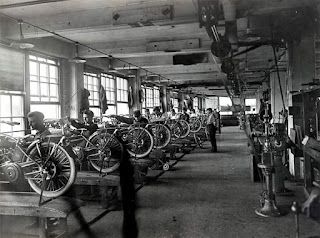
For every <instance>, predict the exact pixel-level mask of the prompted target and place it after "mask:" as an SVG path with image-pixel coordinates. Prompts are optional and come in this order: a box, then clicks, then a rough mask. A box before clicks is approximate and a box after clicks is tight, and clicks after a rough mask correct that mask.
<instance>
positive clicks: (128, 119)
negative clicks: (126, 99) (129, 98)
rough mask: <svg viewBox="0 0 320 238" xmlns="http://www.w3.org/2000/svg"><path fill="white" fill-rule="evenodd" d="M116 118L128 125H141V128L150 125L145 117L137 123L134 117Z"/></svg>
mask: <svg viewBox="0 0 320 238" xmlns="http://www.w3.org/2000/svg"><path fill="white" fill-rule="evenodd" d="M115 118H116V119H117V120H118V121H121V122H124V123H127V124H134V125H140V126H141V127H145V126H146V125H147V124H148V123H149V121H148V119H147V118H145V117H140V119H139V120H138V121H136V120H135V119H134V118H133V117H123V116H115Z"/></svg>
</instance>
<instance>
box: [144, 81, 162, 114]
mask: <svg viewBox="0 0 320 238" xmlns="http://www.w3.org/2000/svg"><path fill="white" fill-rule="evenodd" d="M142 90H144V95H145V98H144V102H143V104H142V107H143V108H144V109H146V108H149V109H150V111H151V112H152V109H153V108H154V107H156V106H160V90H159V88H158V87H142Z"/></svg>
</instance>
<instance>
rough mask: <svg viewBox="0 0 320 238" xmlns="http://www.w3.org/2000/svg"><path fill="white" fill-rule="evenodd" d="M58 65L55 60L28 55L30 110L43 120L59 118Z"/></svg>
mask: <svg viewBox="0 0 320 238" xmlns="http://www.w3.org/2000/svg"><path fill="white" fill-rule="evenodd" d="M59 71H60V65H59V62H58V61H57V60H53V59H50V58H46V57H42V56H41V57H40V56H35V55H29V72H30V109H31V111H34V110H37V111H41V112H42V113H43V114H44V115H45V118H49V117H51V118H59V117H60V96H59V95H60V82H59V73H60V72H59Z"/></svg>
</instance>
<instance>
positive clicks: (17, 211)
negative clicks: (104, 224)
mask: <svg viewBox="0 0 320 238" xmlns="http://www.w3.org/2000/svg"><path fill="white" fill-rule="evenodd" d="M39 197H40V196H39V194H36V193H26V192H0V216H1V217H2V218H1V219H6V217H8V216H21V217H29V218H30V217H31V218H35V219H34V220H35V221H38V223H37V227H35V228H36V229H37V230H38V232H37V235H38V237H40V238H45V237H48V236H49V232H50V230H51V229H50V228H51V227H50V225H49V219H50V218H56V219H57V220H58V221H59V224H60V226H59V228H60V229H59V231H60V233H59V234H58V235H57V237H58V236H59V237H61V236H62V235H64V236H66V237H68V235H67V234H68V226H67V217H68V216H69V215H70V214H71V213H73V212H76V211H77V210H78V209H79V208H80V207H81V206H84V202H83V201H81V200H79V199H74V198H68V197H59V198H56V199H53V200H48V201H46V202H45V203H43V204H42V205H40V206H39V205H38V204H39ZM18 225H19V224H18ZM16 226H17V224H12V227H9V229H10V231H15V230H16V229H17V228H18V227H16ZM1 231H2V230H1ZM6 232H7V231H6ZM0 237H8V234H7V233H6V234H4V236H2V235H1V233H0ZM50 237H52V236H50Z"/></svg>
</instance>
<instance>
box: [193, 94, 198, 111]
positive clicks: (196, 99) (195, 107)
mask: <svg viewBox="0 0 320 238" xmlns="http://www.w3.org/2000/svg"><path fill="white" fill-rule="evenodd" d="M193 109H194V110H195V112H198V109H199V102H198V98H197V97H194V98H193Z"/></svg>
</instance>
